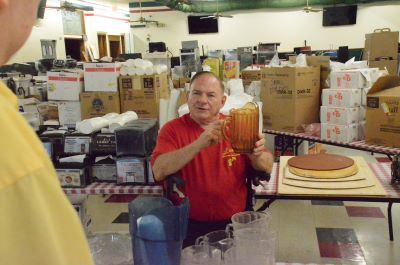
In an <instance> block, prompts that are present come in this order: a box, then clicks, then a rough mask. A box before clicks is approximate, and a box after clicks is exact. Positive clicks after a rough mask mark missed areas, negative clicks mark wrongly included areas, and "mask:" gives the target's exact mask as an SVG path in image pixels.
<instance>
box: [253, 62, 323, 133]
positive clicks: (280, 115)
mask: <svg viewBox="0 0 400 265" xmlns="http://www.w3.org/2000/svg"><path fill="white" fill-rule="evenodd" d="M319 80H320V70H319V67H296V68H290V67H284V68H263V69H262V70H261V95H260V97H261V101H262V102H263V116H264V128H265V129H272V130H277V131H289V132H299V131H303V128H302V125H303V124H310V123H316V122H318V121H319V105H320V104H319V101H320V82H319Z"/></svg>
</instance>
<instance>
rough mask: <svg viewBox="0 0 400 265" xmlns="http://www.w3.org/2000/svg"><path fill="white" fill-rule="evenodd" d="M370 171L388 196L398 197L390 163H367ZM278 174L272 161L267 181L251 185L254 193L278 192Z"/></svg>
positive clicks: (399, 192)
mask: <svg viewBox="0 0 400 265" xmlns="http://www.w3.org/2000/svg"><path fill="white" fill-rule="evenodd" d="M368 165H369V167H370V168H371V170H372V172H373V173H374V174H375V176H377V178H378V179H379V180H380V182H381V183H382V186H383V187H384V188H385V190H386V192H387V194H388V195H387V197H389V198H400V185H399V184H395V185H392V184H391V183H390V181H391V179H392V176H391V169H390V165H391V163H370V164H368ZM278 175H279V163H274V166H273V168H272V173H271V179H270V181H269V182H262V184H263V185H260V186H258V187H253V188H254V190H255V191H256V195H277V193H278V185H277V182H278Z"/></svg>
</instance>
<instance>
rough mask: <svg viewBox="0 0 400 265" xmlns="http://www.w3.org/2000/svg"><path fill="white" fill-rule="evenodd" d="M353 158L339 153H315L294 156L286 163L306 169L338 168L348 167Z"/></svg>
mask: <svg viewBox="0 0 400 265" xmlns="http://www.w3.org/2000/svg"><path fill="white" fill-rule="evenodd" d="M353 164H354V160H353V159H351V158H348V157H345V156H341V155H332V154H316V155H304V156H295V157H292V158H290V159H289V160H288V165H289V166H291V167H295V168H300V169H306V170H316V171H320V170H338V169H343V168H347V167H350V166H352V165H353Z"/></svg>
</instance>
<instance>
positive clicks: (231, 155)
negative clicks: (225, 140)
mask: <svg viewBox="0 0 400 265" xmlns="http://www.w3.org/2000/svg"><path fill="white" fill-rule="evenodd" d="M238 156H240V155H239V154H236V153H235V152H234V151H233V149H232V148H229V147H227V148H226V149H225V151H224V152H223V154H222V159H224V160H226V165H227V166H228V167H232V165H233V162H235V161H236V159H237V157H238Z"/></svg>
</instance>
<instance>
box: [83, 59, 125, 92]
mask: <svg viewBox="0 0 400 265" xmlns="http://www.w3.org/2000/svg"><path fill="white" fill-rule="evenodd" d="M119 70H120V65H119V64H118V63H85V64H84V75H85V91H86V92H89V91H94V92H97V91H100V92H118V76H119Z"/></svg>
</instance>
